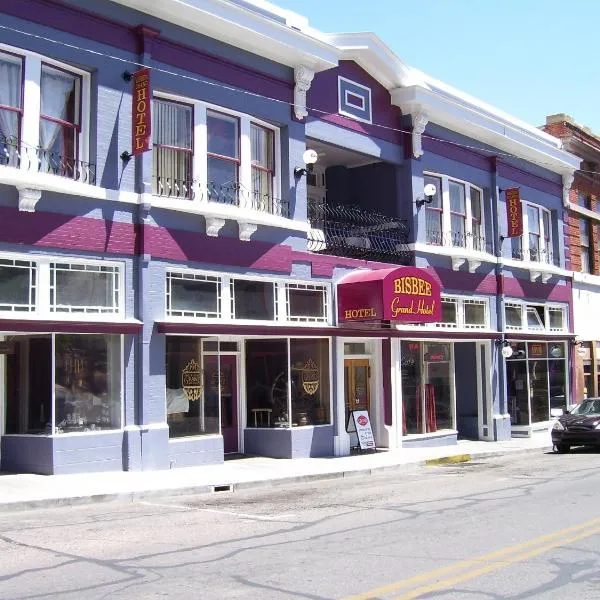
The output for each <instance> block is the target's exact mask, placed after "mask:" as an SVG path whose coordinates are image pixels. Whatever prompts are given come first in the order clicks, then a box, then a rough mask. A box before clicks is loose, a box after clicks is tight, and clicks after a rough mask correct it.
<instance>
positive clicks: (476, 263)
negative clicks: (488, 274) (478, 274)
mask: <svg viewBox="0 0 600 600" xmlns="http://www.w3.org/2000/svg"><path fill="white" fill-rule="evenodd" d="M467 260H468V262H469V273H475V271H477V267H479V266H481V261H480V260H476V259H474V258H468V259H467Z"/></svg>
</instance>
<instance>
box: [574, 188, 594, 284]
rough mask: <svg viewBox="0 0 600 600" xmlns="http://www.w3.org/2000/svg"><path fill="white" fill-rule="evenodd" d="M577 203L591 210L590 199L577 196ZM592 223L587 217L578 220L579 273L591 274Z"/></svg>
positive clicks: (580, 194)
mask: <svg viewBox="0 0 600 600" xmlns="http://www.w3.org/2000/svg"><path fill="white" fill-rule="evenodd" d="M577 203H578V204H579V206H581V208H587V209H589V208H591V207H590V199H589V198H588V197H587V196H585V195H584V194H582V193H581V192H580V193H579V194H578V197H577ZM592 227H593V225H592V221H591V219H588V218H587V217H580V218H579V245H580V251H581V272H582V273H591V267H592V237H593V236H592Z"/></svg>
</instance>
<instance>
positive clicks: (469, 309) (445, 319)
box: [404, 296, 490, 329]
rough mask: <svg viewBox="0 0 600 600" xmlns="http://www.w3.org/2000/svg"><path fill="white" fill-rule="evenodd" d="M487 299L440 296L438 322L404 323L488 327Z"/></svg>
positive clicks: (444, 327) (420, 325)
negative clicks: (439, 316) (440, 317)
mask: <svg viewBox="0 0 600 600" xmlns="http://www.w3.org/2000/svg"><path fill="white" fill-rule="evenodd" d="M489 326H490V323H489V310H488V300H487V299H484V298H482V299H478V298H468V297H463V296H442V320H441V321H440V322H438V323H419V324H410V325H405V326H404V327H408V328H412V327H419V328H439V329H488V328H489Z"/></svg>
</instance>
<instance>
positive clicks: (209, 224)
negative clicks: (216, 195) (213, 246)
mask: <svg viewBox="0 0 600 600" xmlns="http://www.w3.org/2000/svg"><path fill="white" fill-rule="evenodd" d="M224 225H225V219H217V218H216V217H206V235H208V236H210V237H219V231H221V229H223V226H224Z"/></svg>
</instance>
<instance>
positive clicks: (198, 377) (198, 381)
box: [181, 358, 203, 402]
mask: <svg viewBox="0 0 600 600" xmlns="http://www.w3.org/2000/svg"><path fill="white" fill-rule="evenodd" d="M181 387H183V393H184V394H185V397H186V400H188V401H190V402H193V401H194V400H199V399H200V397H201V396H202V387H203V386H202V369H200V365H199V364H198V362H197V361H196V360H195V359H193V358H192V360H190V362H189V363H188V364H187V365H186V366H185V367H184V369H183V371H182V373H181Z"/></svg>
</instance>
